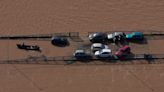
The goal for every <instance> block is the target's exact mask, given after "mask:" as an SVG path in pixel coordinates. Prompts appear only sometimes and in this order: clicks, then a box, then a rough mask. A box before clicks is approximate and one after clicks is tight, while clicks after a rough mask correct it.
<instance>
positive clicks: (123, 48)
mask: <svg viewBox="0 0 164 92" xmlns="http://www.w3.org/2000/svg"><path fill="white" fill-rule="evenodd" d="M128 48H130V47H129V46H128V45H126V46H124V47H121V48H120V49H119V50H126V49H128Z"/></svg>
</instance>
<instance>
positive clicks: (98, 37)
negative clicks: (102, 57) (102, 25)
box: [89, 32, 107, 43]
mask: <svg viewBox="0 0 164 92" xmlns="http://www.w3.org/2000/svg"><path fill="white" fill-rule="evenodd" d="M89 40H90V41H91V42H92V43H103V42H105V41H107V34H105V33H101V32H96V33H92V34H90V35H89Z"/></svg>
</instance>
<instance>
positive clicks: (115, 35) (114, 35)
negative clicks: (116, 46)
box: [107, 32, 126, 41]
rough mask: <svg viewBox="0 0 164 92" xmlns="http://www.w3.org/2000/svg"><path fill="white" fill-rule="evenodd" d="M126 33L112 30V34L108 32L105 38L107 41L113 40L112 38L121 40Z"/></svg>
mask: <svg viewBox="0 0 164 92" xmlns="http://www.w3.org/2000/svg"><path fill="white" fill-rule="evenodd" d="M125 37H126V35H125V33H123V32H114V33H112V34H108V35H107V38H108V40H109V41H114V40H116V39H117V40H121V39H122V38H125Z"/></svg>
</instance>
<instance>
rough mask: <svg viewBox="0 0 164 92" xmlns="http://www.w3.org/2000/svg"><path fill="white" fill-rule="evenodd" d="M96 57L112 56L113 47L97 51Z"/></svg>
mask: <svg viewBox="0 0 164 92" xmlns="http://www.w3.org/2000/svg"><path fill="white" fill-rule="evenodd" d="M95 56H96V57H100V58H107V57H111V56H112V50H111V49H102V50H100V51H96V52H95Z"/></svg>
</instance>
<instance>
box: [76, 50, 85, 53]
mask: <svg viewBox="0 0 164 92" xmlns="http://www.w3.org/2000/svg"><path fill="white" fill-rule="evenodd" d="M75 53H85V51H84V50H76V51H75Z"/></svg>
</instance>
